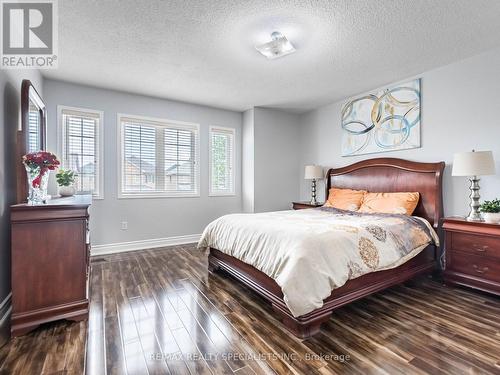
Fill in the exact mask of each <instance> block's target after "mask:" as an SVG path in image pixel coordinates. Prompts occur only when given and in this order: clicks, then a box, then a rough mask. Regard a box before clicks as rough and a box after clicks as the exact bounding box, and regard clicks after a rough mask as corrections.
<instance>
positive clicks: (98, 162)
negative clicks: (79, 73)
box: [59, 106, 103, 198]
mask: <svg viewBox="0 0 500 375" xmlns="http://www.w3.org/2000/svg"><path fill="white" fill-rule="evenodd" d="M59 122H60V124H61V135H62V137H61V150H62V167H63V168H64V169H72V170H74V171H76V173H77V175H78V176H77V178H76V189H77V192H78V193H79V194H92V195H93V196H94V197H95V198H103V188H102V183H103V175H102V172H103V169H102V165H103V164H102V150H101V131H102V122H103V113H102V112H100V111H93V110H89V109H80V108H69V107H62V106H60V107H59Z"/></svg>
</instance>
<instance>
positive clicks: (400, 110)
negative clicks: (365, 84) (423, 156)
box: [341, 79, 420, 156]
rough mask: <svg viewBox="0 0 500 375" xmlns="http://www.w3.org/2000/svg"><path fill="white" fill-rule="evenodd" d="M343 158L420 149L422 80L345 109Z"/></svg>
mask: <svg viewBox="0 0 500 375" xmlns="http://www.w3.org/2000/svg"><path fill="white" fill-rule="evenodd" d="M341 120H342V122H341V126H342V156H352V155H363V154H371V153H375V152H386V151H397V150H406V149H410V148H418V147H420V79H416V80H413V81H410V82H406V83H403V84H399V85H397V86H395V87H391V88H387V89H382V90H380V91H377V92H374V93H370V94H366V95H361V96H359V97H357V98H353V99H350V100H348V101H347V102H346V103H345V104H344V105H343V106H342V119H341Z"/></svg>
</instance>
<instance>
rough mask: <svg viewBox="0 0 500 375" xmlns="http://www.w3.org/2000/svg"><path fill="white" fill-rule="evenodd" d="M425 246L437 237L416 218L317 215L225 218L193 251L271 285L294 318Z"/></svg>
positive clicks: (211, 227)
mask: <svg viewBox="0 0 500 375" xmlns="http://www.w3.org/2000/svg"><path fill="white" fill-rule="evenodd" d="M432 242H434V243H436V244H437V243H438V238H437V235H436V233H435V232H434V230H433V229H432V227H431V226H430V224H429V223H428V222H427V221H425V220H424V219H420V218H414V217H409V216H405V215H386V214H358V213H353V212H349V211H341V210H336V209H333V208H317V209H306V210H298V211H278V212H268V213H258V214H232V215H225V216H222V217H220V218H219V219H217V220H214V221H213V222H211V223H210V224H209V225H208V226H207V227H206V228H205V230H204V232H203V234H202V237H201V239H200V242H199V244H198V247H201V248H208V247H212V248H215V249H217V250H220V251H222V252H223V253H226V254H228V255H231V256H233V257H235V258H237V259H239V260H241V261H243V262H245V263H248V264H250V265H252V266H254V267H255V268H257V269H259V270H260V271H262V272H263V273H265V274H266V275H268V276H269V277H271V278H272V279H274V280H275V281H276V283H277V284H278V285H279V286H280V287H281V289H282V291H283V296H284V301H285V303H286V305H287V306H288V308H289V309H290V311H291V313H292V314H293V315H294V316H295V317H298V316H301V315H304V314H307V313H309V312H311V311H313V310H315V309H317V308H319V307H321V306H322V305H323V300H324V299H325V298H327V297H328V296H329V295H330V294H331V291H332V290H333V289H335V288H338V287H341V286H342V285H344V284H345V283H346V281H347V280H349V279H353V278H356V277H359V276H361V275H364V274H366V273H369V272H374V271H380V270H384V269H389V268H394V267H397V266H399V265H401V264H402V263H404V262H406V261H408V260H409V259H411V258H412V257H414V256H415V255H417V254H418V253H419V252H420V251H422V250H423V249H424V248H425V247H426V246H427V245H428V244H430V243H432Z"/></svg>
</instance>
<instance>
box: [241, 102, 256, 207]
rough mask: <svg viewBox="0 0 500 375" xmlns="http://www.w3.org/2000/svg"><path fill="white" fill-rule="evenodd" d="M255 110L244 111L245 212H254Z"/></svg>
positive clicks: (243, 181) (243, 179)
mask: <svg viewBox="0 0 500 375" xmlns="http://www.w3.org/2000/svg"><path fill="white" fill-rule="evenodd" d="M254 130H255V129H254V110H253V108H252V109H249V110H247V111H245V112H243V131H242V140H241V146H242V152H241V153H242V162H241V169H242V176H241V195H242V208H243V212H254V199H255V191H254V184H255V163H254V162H255V160H254V151H255V142H254Z"/></svg>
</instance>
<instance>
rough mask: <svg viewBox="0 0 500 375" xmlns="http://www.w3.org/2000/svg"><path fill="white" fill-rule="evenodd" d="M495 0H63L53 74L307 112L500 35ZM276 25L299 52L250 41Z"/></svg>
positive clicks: (226, 103) (232, 105)
mask: <svg viewBox="0 0 500 375" xmlns="http://www.w3.org/2000/svg"><path fill="white" fill-rule="evenodd" d="M499 19H500V1H498V0H473V1H471V0H413V1H412V0H377V1H375V0H302V1H299V0H296V1H290V0H289V1H279V0H250V1H231V0H209V1H201V0H200V1H192V0H182V1H179V0H173V1H146V0H142V1H140V0H126V1H123V0H121V1H118V0H105V1H89V0H86V1H83V0H63V1H59V68H58V69H56V70H51V71H44V72H43V74H44V76H46V77H49V78H53V79H59V80H65V81H70V82H76V83H82V84H86V85H91V86H97V87H105V88H111V89H116V90H123V91H128V92H133V93H139V94H145V95H151V96H157V97H162V98H169V99H176V100H182V101H188V102H194V103H199V104H206V105H210V106H216V107H222V108H227V109H233V110H238V111H242V110H245V109H248V108H251V107H253V106H265V107H275V108H282V109H286V110H290V111H293V112H297V113H298V112H304V111H307V110H310V109H313V108H316V107H318V106H320V105H323V104H326V103H330V102H334V101H336V100H339V99H342V98H345V97H346V96H350V95H354V94H357V93H359V92H362V91H365V90H368V89H372V88H376V87H378V86H382V85H384V84H387V83H390V82H393V81H398V80H401V79H403V78H406V77H410V76H413V75H416V74H419V73H421V72H423V71H426V70H428V69H431V68H434V67H437V66H441V65H445V64H447V63H450V62H453V61H456V60H460V59H462V58H465V57H468V56H471V55H474V54H477V53H480V52H482V51H485V50H487V49H491V48H493V47H495V46H497V45H500V21H499ZM274 30H279V31H281V32H282V33H283V34H285V35H286V37H287V38H288V39H289V40H290V41H291V42H292V43H293V44H294V45H295V47H296V48H297V52H296V53H294V54H292V55H289V56H286V57H283V58H280V59H276V60H267V59H266V58H264V57H263V56H261V55H260V54H259V53H258V52H257V51H256V50H255V49H254V45H256V44H259V43H263V42H266V41H268V40H269V34H270V33H271V32H272V31H274Z"/></svg>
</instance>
